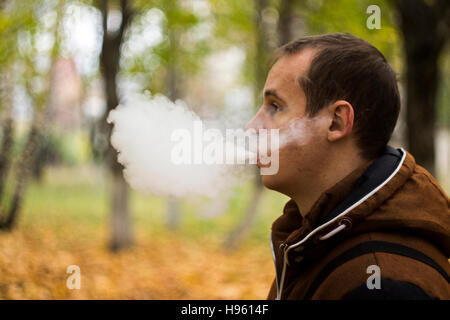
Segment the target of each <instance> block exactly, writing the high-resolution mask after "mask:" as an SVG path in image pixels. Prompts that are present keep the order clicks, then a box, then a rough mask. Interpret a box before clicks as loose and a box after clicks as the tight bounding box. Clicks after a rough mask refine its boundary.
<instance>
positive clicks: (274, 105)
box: [270, 102, 280, 111]
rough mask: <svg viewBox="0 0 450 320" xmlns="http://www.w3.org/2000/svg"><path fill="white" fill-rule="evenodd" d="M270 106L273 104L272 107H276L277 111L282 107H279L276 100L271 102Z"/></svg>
mask: <svg viewBox="0 0 450 320" xmlns="http://www.w3.org/2000/svg"><path fill="white" fill-rule="evenodd" d="M270 106H271V107H272V109H274V110H275V111H279V110H280V107H279V106H278V105H277V104H276V103H274V102H272V103H271V104H270Z"/></svg>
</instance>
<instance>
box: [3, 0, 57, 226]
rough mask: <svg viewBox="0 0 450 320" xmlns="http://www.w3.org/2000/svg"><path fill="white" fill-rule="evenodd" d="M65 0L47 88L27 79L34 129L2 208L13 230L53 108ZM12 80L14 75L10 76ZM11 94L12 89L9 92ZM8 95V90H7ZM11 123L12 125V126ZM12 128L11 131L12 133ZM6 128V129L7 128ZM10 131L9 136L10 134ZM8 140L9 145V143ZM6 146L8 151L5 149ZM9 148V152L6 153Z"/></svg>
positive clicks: (5, 165)
mask: <svg viewBox="0 0 450 320" xmlns="http://www.w3.org/2000/svg"><path fill="white" fill-rule="evenodd" d="M63 5H64V3H63V1H59V2H58V5H57V9H56V12H57V18H56V22H55V29H54V38H55V45H54V46H53V49H52V52H51V56H50V64H51V67H50V72H49V78H48V79H49V80H48V81H47V82H46V90H44V92H43V93H42V94H39V95H37V96H36V95H33V94H32V91H31V89H30V81H27V82H26V84H25V86H26V89H27V92H28V95H29V96H30V97H32V99H33V102H34V110H33V119H32V123H31V128H30V132H29V134H28V138H27V141H26V143H25V147H24V149H23V151H22V154H21V156H20V159H19V162H18V164H17V168H15V169H16V170H15V174H16V175H15V178H14V182H15V186H14V191H13V194H12V199H11V201H10V203H9V205H8V206H6V208H2V209H4V215H1V216H0V229H3V230H11V229H12V228H13V227H14V226H15V224H16V222H17V218H18V214H19V211H20V208H21V206H22V203H23V197H24V193H25V190H26V186H27V183H28V181H29V177H30V173H31V170H30V169H31V167H32V164H33V162H34V158H35V156H36V151H37V149H38V148H39V144H40V142H41V141H40V140H41V138H42V135H43V132H44V129H45V125H46V122H47V120H48V111H49V106H50V103H51V94H52V85H53V66H54V64H55V61H56V58H57V57H58V53H59V50H58V49H59V47H58V43H59V41H60V40H59V26H60V21H61V11H62V7H63ZM33 67H34V66H29V68H33ZM9 80H11V79H9ZM27 80H31V79H27ZM8 90H12V84H11V88H9V89H8ZM9 94H10V93H9ZM7 95H8V93H7ZM10 99H12V98H11V97H9V98H7V100H6V101H7V103H8V104H10V105H9V106H7V108H12V101H11V100H10ZM10 112H11V110H8V111H7V113H10ZM9 117H11V115H10V114H9ZM8 122H10V123H9V124H7V126H6V127H5V130H6V132H7V135H6V136H4V138H6V141H5V140H3V146H2V155H1V157H2V158H3V157H4V159H2V162H3V163H2V164H1V166H2V170H3V171H4V170H6V171H5V172H2V180H3V179H4V180H3V181H2V183H1V188H2V191H3V190H4V184H5V182H6V179H7V175H8V172H7V171H9V170H8V169H10V164H11V163H10V161H11V160H10V157H11V154H10V152H11V149H10V148H11V144H12V139H13V132H12V131H13V130H12V125H13V123H12V119H8V116H7V123H8ZM8 127H9V128H8ZM8 131H10V132H9V133H8ZM4 132H5V131H4ZM8 135H9V136H8ZM5 144H6V145H5ZM5 150H6V151H5ZM4 152H5V153H4Z"/></svg>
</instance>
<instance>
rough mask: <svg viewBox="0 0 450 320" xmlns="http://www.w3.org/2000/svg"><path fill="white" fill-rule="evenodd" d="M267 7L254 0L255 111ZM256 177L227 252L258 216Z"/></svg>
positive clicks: (263, 57) (259, 183)
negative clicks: (263, 14)
mask: <svg viewBox="0 0 450 320" xmlns="http://www.w3.org/2000/svg"><path fill="white" fill-rule="evenodd" d="M266 7H267V1H266V0H255V24H254V27H255V69H254V70H255V86H254V97H255V98H254V100H255V106H256V109H257V108H258V107H259V104H260V101H261V94H262V93H261V91H262V89H263V87H264V82H265V78H266V73H267V70H266V69H267V68H266V67H267V60H268V59H267V58H268V52H269V48H268V41H267V39H265V35H266V34H267V33H266V32H265V25H264V21H263V19H262V12H263V10H264V9H265V8H266ZM255 170H256V172H257V173H256V175H255V181H254V190H253V195H252V197H251V199H250V203H249V205H248V208H247V211H246V213H245V215H244V217H243V218H242V219H241V220H240V221H239V222H238V224H237V225H236V227H235V228H234V229H233V231H231V232H230V234H229V236H228V238H227V239H226V240H225V242H224V247H225V248H226V249H228V250H233V249H235V248H237V247H238V245H239V243H240V242H241V240H242V239H243V238H244V236H245V235H246V234H247V233H248V230H249V229H250V228H251V226H252V224H253V222H254V220H255V217H256V215H257V214H258V209H259V204H260V202H261V201H260V199H261V194H262V191H263V188H264V186H263V184H262V181H261V176H260V173H259V169H258V167H256V168H255Z"/></svg>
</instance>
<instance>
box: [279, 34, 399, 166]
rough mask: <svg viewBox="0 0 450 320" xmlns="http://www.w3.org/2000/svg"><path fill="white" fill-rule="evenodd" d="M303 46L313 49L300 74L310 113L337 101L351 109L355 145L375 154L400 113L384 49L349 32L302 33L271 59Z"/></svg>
mask: <svg viewBox="0 0 450 320" xmlns="http://www.w3.org/2000/svg"><path fill="white" fill-rule="evenodd" d="M305 48H313V49H317V53H316V55H315V56H314V58H313V60H312V61H311V65H310V66H309V70H308V73H307V76H306V77H301V78H299V79H298V81H299V84H300V86H301V88H302V89H303V90H304V92H305V95H306V101H307V103H306V111H307V114H308V115H309V116H314V115H315V114H316V113H317V112H318V111H319V110H321V109H322V108H323V107H325V106H327V105H329V104H330V103H333V102H335V101H337V100H340V99H342V100H346V101H348V102H349V103H350V104H351V105H352V106H353V109H354V112H355V122H354V130H355V133H356V136H357V144H358V147H359V148H360V149H361V151H362V155H363V156H364V157H365V158H367V159H369V160H370V159H374V158H376V157H377V156H378V155H379V154H380V152H381V151H382V149H383V148H384V147H385V146H386V144H387V143H388V142H389V139H390V138H391V135H392V132H393V131H394V128H395V124H396V123H397V119H398V115H399V112H400V95H399V91H398V86H397V77H396V74H395V72H394V71H393V70H392V68H391V66H390V65H389V64H388V62H387V61H386V58H385V57H384V56H383V54H382V53H381V52H380V51H379V50H378V49H377V48H375V47H374V46H372V45H371V44H369V43H368V42H366V41H364V40H362V39H360V38H357V37H355V36H353V35H351V34H349V33H334V34H326V35H318V36H308V37H301V38H299V39H297V40H294V41H291V42H289V43H287V44H286V45H284V46H282V47H281V48H279V49H278V50H277V52H276V53H275V56H274V59H273V61H276V60H278V59H279V58H281V57H282V56H284V55H293V54H296V53H298V52H300V51H302V50H303V49H305Z"/></svg>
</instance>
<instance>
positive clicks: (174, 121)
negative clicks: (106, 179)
mask: <svg viewBox="0 0 450 320" xmlns="http://www.w3.org/2000/svg"><path fill="white" fill-rule="evenodd" d="M107 121H108V122H109V123H113V124H114V127H113V132H112V136H111V144H112V146H113V147H114V148H115V149H116V150H117V151H118V161H119V162H120V163H121V164H122V165H123V166H124V177H125V179H126V181H127V182H128V184H129V185H130V186H131V187H132V188H134V189H137V190H139V191H141V192H142V193H144V194H150V193H151V194H154V195H157V196H173V197H178V198H184V197H202V196H204V197H208V198H212V199H217V198H221V197H222V198H223V197H224V195H228V194H229V193H230V190H231V189H232V188H233V186H235V184H236V183H237V181H238V177H239V176H240V174H241V173H242V170H239V168H236V167H235V166H230V165H226V164H221V163H212V164H206V163H204V162H202V161H200V162H198V163H196V162H195V161H193V162H191V163H175V162H174V159H173V156H174V150H176V149H174V148H175V147H176V144H177V143H176V142H174V141H173V138H174V132H179V133H180V132H181V133H187V134H189V135H188V136H190V137H191V138H193V137H194V136H195V134H196V132H195V131H196V130H200V131H204V130H206V128H207V123H205V122H203V121H201V119H200V118H199V117H198V116H197V115H196V114H195V113H194V112H193V111H191V110H190V109H189V108H188V106H187V105H186V104H185V103H184V102H183V101H181V100H177V101H176V102H172V101H170V100H169V99H168V98H166V97H165V96H162V95H156V96H153V97H150V96H145V95H136V96H133V97H132V99H130V101H129V102H128V103H126V104H125V105H119V106H118V107H117V108H116V109H115V110H112V111H111V112H110V114H109V115H108V120H107ZM199 123H200V125H204V128H203V129H202V128H198V124H199ZM200 134H203V132H200ZM219 142H221V141H220V140H214V141H213V142H212V143H216V144H218V143H219ZM192 144H195V141H193V142H192ZM190 146H191V147H192V145H190ZM224 146H225V150H228V149H229V148H233V147H234V145H230V144H229V143H225V144H224ZM194 147H195V145H194ZM218 147H220V146H218ZM236 150H237V153H238V157H239V156H240V157H243V153H245V150H244V149H243V148H242V147H237V148H236ZM192 156H193V157H192V158H193V159H192V160H195V159H194V156H195V154H193V155H192Z"/></svg>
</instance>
